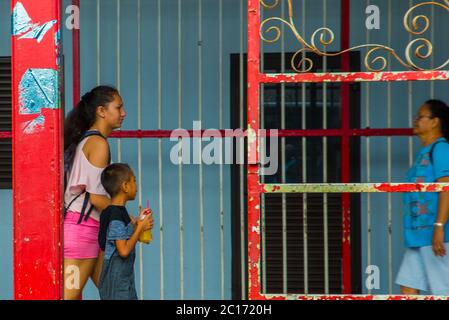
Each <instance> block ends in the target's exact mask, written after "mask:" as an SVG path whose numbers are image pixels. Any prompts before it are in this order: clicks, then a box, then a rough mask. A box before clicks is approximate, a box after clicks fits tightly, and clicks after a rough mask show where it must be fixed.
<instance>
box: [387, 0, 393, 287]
mask: <svg viewBox="0 0 449 320" xmlns="http://www.w3.org/2000/svg"><path fill="white" fill-rule="evenodd" d="M391 10H392V3H391V0H388V46H390V47H391V39H392V34H391V25H392V23H391V17H392V12H391ZM388 70H391V56H390V55H389V56H388ZM387 99H388V101H387V117H388V119H387V127H388V128H391V82H388V87H387ZM387 149H388V150H387V163H388V164H387V166H388V167H387V175H388V182H391V137H388V138H387ZM387 197H388V210H387V212H388V290H389V294H392V292H393V266H392V263H393V238H392V216H391V214H392V204H391V193H390V192H389V193H388V195H387Z"/></svg>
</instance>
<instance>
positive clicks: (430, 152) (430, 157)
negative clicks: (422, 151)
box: [429, 140, 449, 167]
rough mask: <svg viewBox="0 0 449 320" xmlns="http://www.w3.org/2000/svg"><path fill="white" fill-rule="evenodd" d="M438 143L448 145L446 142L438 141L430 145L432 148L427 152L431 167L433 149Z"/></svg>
mask: <svg viewBox="0 0 449 320" xmlns="http://www.w3.org/2000/svg"><path fill="white" fill-rule="evenodd" d="M439 143H449V142H448V141H447V140H440V141H437V142H435V143H434V144H432V146H431V147H430V151H429V160H430V164H431V165H432V167H433V150H434V149H435V147H436V145H437V144H439Z"/></svg>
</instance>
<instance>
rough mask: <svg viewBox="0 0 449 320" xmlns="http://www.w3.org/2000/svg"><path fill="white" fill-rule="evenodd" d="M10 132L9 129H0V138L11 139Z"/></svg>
mask: <svg viewBox="0 0 449 320" xmlns="http://www.w3.org/2000/svg"><path fill="white" fill-rule="evenodd" d="M11 138H12V132H11V131H0V139H11Z"/></svg>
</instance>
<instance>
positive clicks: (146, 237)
mask: <svg viewBox="0 0 449 320" xmlns="http://www.w3.org/2000/svg"><path fill="white" fill-rule="evenodd" d="M149 207H150V206H149V202H148V200H147V208H148V209H149ZM147 214H148V213H146V214H144V215H142V216H141V217H140V220H143V219H144V217H145V215H147ZM152 240H153V233H152V230H151V229H150V230H145V231H144V232H142V233H141V234H140V236H139V241H140V242H143V243H146V244H149V243H150V242H151V241H152Z"/></svg>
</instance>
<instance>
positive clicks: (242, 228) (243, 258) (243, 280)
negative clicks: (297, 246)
mask: <svg viewBox="0 0 449 320" xmlns="http://www.w3.org/2000/svg"><path fill="white" fill-rule="evenodd" d="M243 2H244V1H240V55H239V58H240V63H239V70H240V94H239V97H240V99H239V110H240V128H242V129H243V128H245V125H244V123H243V90H244V89H243V88H244V84H243V68H244V65H243ZM239 145H240V150H239V156H240V155H242V154H243V152H244V149H243V144H242V143H240V144H239ZM244 174H245V171H244V165H243V164H241V165H240V239H241V241H240V251H241V283H242V299H245V298H246V272H245V270H246V264H245V261H246V255H245V241H244V239H245V209H244V206H245V201H244V183H243V182H244V178H245V177H244Z"/></svg>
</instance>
